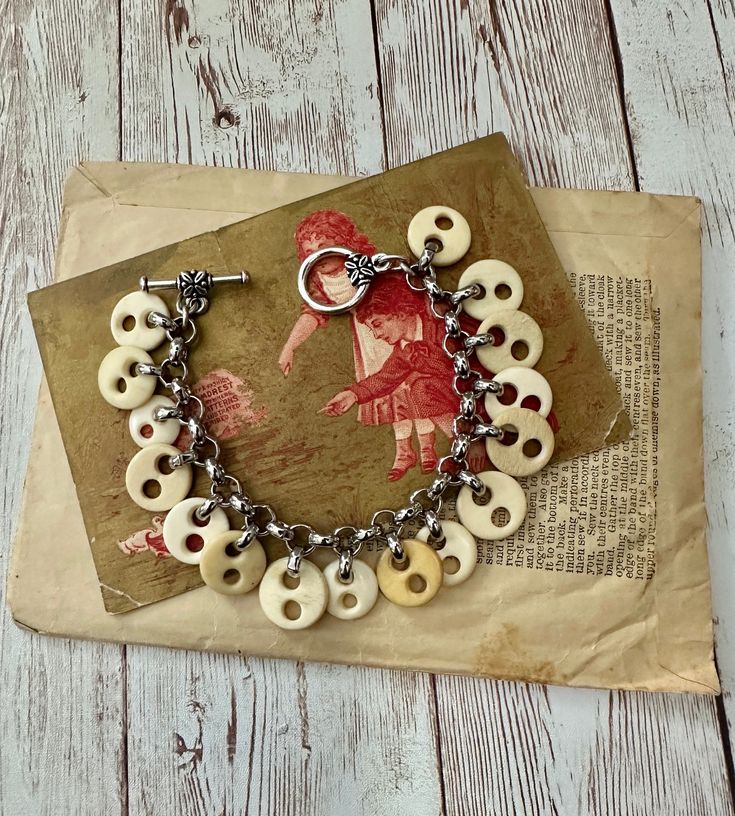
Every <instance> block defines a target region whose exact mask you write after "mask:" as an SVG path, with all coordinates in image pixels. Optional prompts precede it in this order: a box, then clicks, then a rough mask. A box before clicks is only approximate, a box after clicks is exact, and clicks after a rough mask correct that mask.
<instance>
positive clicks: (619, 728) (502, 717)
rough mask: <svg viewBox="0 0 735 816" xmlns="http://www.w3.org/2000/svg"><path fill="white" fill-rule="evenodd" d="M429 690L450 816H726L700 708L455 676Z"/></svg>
mask: <svg viewBox="0 0 735 816" xmlns="http://www.w3.org/2000/svg"><path fill="white" fill-rule="evenodd" d="M437 679H439V678H437ZM437 690H438V713H439V720H440V733H441V738H442V739H441V746H442V747H441V750H442V764H443V768H444V776H445V789H446V796H447V810H446V812H447V814H448V816H453V814H458V815H459V814H462V816H485V814H487V813H493V814H501V813H502V814H506V813H507V814H514V816H515V815H516V814H529V816H531V815H532V814H538V813H559V814H566V813H580V814H581V813H584V814H610V816H613V814H614V815H615V816H617V814H621V813H624V814H628V816H653V815H654V814H661V816H664V814H665V816H673V814H681V816H693V815H694V814H698V815H699V816H711V815H712V814H723V815H724V814H731V813H732V812H733V811H732V803H731V799H730V789H729V781H728V778H727V770H726V767H725V764H724V762H723V761H722V756H721V749H722V746H721V743H720V735H719V729H718V723H717V720H716V711H715V708H714V706H713V705H712V704H711V700H710V699H708V698H704V697H686V696H678V695H664V694H655V695H650V694H635V693H620V692H597V691H589V690H585V689H561V688H548V689H544V688H543V687H541V686H527V685H521V684H511V683H488V682H485V681H482V680H462V679H460V678H444V679H443V681H442V682H441V683H438V685H437ZM591 725H592V726H593V727H591Z"/></svg>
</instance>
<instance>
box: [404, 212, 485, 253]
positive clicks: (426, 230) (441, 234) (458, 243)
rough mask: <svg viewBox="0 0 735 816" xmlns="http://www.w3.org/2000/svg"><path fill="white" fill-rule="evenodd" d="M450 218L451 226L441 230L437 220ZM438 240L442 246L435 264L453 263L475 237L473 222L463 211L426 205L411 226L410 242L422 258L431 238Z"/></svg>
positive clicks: (465, 251) (410, 245)
mask: <svg viewBox="0 0 735 816" xmlns="http://www.w3.org/2000/svg"><path fill="white" fill-rule="evenodd" d="M442 220H447V221H451V222H452V223H451V226H450V227H448V228H447V229H442V228H441V227H439V226H438V224H437V221H442ZM432 239H433V240H435V241H439V242H440V243H441V245H442V248H441V249H440V250H439V251H438V252H437V253H436V255H434V260H433V261H432V264H433V265H434V266H450V265H451V264H453V263H457V261H458V260H459V259H460V258H462V257H463V256H464V255H466V254H467V250H468V249H469V248H470V241H471V240H472V233H471V232H470V225H469V224H468V223H467V219H466V218H465V217H464V216H463V215H462V213H459V212H457V210H453V209H452V208H451V207H425V208H424V209H423V210H420V211H419V212H417V213H416V215H414V217H413V218H412V219H411V223H410V224H409V225H408V245H409V247H411V252H413V254H414V255H415V256H416V257H417V258H419V257H420V256H421V253H422V252H423V251H424V246H425V245H426V242H427V241H430V240H432Z"/></svg>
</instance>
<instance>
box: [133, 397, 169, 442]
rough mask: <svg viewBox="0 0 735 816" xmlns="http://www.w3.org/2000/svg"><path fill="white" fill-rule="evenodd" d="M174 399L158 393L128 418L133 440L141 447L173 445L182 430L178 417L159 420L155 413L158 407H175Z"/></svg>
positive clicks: (135, 409) (134, 410)
mask: <svg viewBox="0 0 735 816" xmlns="http://www.w3.org/2000/svg"><path fill="white" fill-rule="evenodd" d="M173 407H174V401H173V400H172V399H169V398H168V397H164V396H163V394H156V395H154V396H153V397H151V398H150V399H149V400H148V402H146V403H145V404H144V405H141V406H139V407H138V408H134V409H133V410H132V411H131V412H130V417H129V418H128V428H129V429H130V436H132V438H133V442H135V444H136V445H137V446H138V447H139V448H145V447H146V446H147V445H155V444H157V443H160V444H162V445H172V444H173V443H174V442H175V441H176V437H178V435H179V431H180V430H181V423H180V422H179V421H178V420H177V419H164V420H163V421H159V420H157V419H156V418H155V417H154V416H153V414H154V412H155V410H156V409H157V408H173Z"/></svg>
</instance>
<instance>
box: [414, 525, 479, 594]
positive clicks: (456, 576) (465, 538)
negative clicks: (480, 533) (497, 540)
mask: <svg viewBox="0 0 735 816" xmlns="http://www.w3.org/2000/svg"><path fill="white" fill-rule="evenodd" d="M441 524H442V532H443V533H444V538H445V539H446V540H445V542H444V546H443V547H441V548H440V549H437V550H435V552H436V554H437V555H438V556H439V558H440V559H441V562H442V567H443V569H444V579H443V581H444V586H457V584H461V583H463V582H464V581H466V580H467V579H468V578H469V577H470V575H472V573H473V572H474V571H475V566H476V565H477V542H476V541H475V537H474V536H473V535H472V533H471V532H470V531H469V530H468V529H467V528H466V527H464V526H463V525H462V524H458V523H457V522H456V521H442V523H441ZM416 538H417V539H418V540H419V541H426V542H427V543H428V542H429V528H428V527H422V528H421V529H420V530H419V531H418V533H416ZM450 569H452V570H453V571H451V572H450V571H449V570H450Z"/></svg>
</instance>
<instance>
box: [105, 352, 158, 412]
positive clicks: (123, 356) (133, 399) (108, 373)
mask: <svg viewBox="0 0 735 816" xmlns="http://www.w3.org/2000/svg"><path fill="white" fill-rule="evenodd" d="M138 363H148V364H149V365H152V364H153V359H152V358H151V356H150V354H148V352H147V351H144V350H143V349H141V348H136V347H135V346H118V347H117V348H114V349H113V350H112V351H111V352H109V353H108V354H107V355H105V358H104V360H102V362H101V363H100V367H99V370H98V371H97V386H98V387H99V390H100V394H102V397H103V398H104V399H105V401H106V402H109V403H110V405H114V406H115V408H122V409H124V410H126V411H130V410H131V409H133V408H137V407H138V406H140V405H143V403H145V402H148V400H149V399H150V398H151V397H152V396H153V392H154V391H155V390H156V383H157V382H158V378H157V377H156V376H155V375H153V374H137V373H136V372H135V366H136V365H137V364H138Z"/></svg>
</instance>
